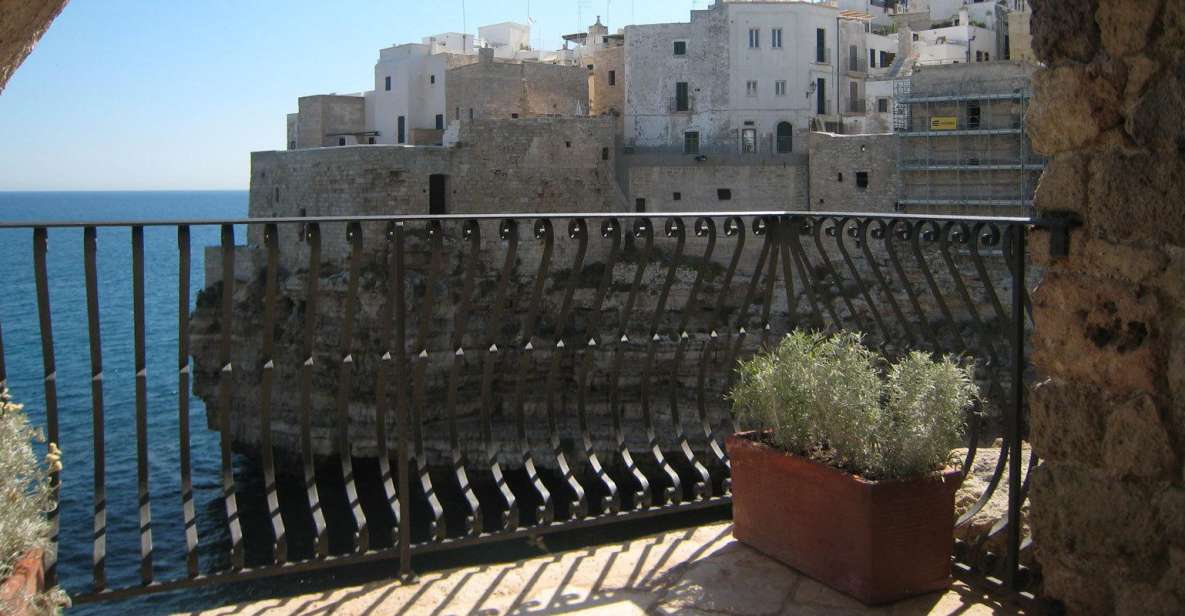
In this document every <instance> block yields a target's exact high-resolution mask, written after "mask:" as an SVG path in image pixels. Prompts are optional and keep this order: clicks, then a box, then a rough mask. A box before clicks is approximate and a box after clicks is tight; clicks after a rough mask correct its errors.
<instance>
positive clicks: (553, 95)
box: [445, 49, 589, 121]
mask: <svg viewBox="0 0 1185 616" xmlns="http://www.w3.org/2000/svg"><path fill="white" fill-rule="evenodd" d="M493 51H494V50H492V49H483V50H480V52H481V61H479V62H477V63H474V64H469V65H466V66H461V67H458V68H453V69H450V70H449V71H448V77H447V79H446V81H445V84H446V85H445V109H446V110H447V111H448V114H449V116H448V117H449V120H452V121H468V120H488V119H511V118H529V117H538V116H565V117H574V116H584V115H588V101H589V92H588V77H587V74H588V73H587V70H586V69H584V68H582V67H579V66H566V65H562V64H544V63H540V62H507V61H499V60H495V59H494V54H493Z"/></svg>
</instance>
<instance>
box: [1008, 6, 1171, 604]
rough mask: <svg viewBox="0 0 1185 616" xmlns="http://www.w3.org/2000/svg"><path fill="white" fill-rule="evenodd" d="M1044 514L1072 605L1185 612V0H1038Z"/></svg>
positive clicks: (1038, 528) (1056, 569) (1036, 356)
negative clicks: (1066, 215)
mask: <svg viewBox="0 0 1185 616" xmlns="http://www.w3.org/2000/svg"><path fill="white" fill-rule="evenodd" d="M1031 3H1032V6H1033V19H1032V34H1033V47H1034V51H1035V52H1036V54H1037V57H1038V58H1039V59H1040V60H1041V61H1042V62H1043V63H1045V65H1046V68H1045V69H1043V70H1041V71H1039V72H1038V73H1037V75H1036V77H1035V78H1034V99H1033V106H1032V108H1031V109H1030V111H1029V116H1028V125H1029V134H1030V135H1031V136H1032V141H1033V146H1034V148H1035V149H1036V150H1037V151H1038V152H1041V153H1043V154H1046V155H1048V156H1050V157H1051V158H1050V161H1049V164H1048V166H1047V167H1046V169H1045V173H1044V175H1043V176H1042V178H1041V182H1040V185H1039V187H1038V189H1037V195H1036V203H1037V208H1038V209H1039V210H1040V211H1041V212H1042V213H1043V214H1044V213H1048V212H1053V211H1071V212H1074V213H1076V214H1078V215H1079V216H1080V217H1081V219H1082V221H1083V225H1082V227H1081V228H1079V229H1078V230H1076V231H1075V232H1074V233H1073V235H1072V238H1071V243H1070V249H1071V255H1070V256H1069V257H1068V258H1065V259H1060V260H1056V261H1050V262H1046V261H1048V250H1047V249H1046V247H1045V242H1047V241H1048V238H1046V237H1041V234H1038V237H1036V238H1034V242H1033V254H1032V258H1033V259H1034V260H1035V261H1038V262H1046V263H1044V264H1045V265H1046V266H1047V268H1048V269H1047V273H1046V275H1045V278H1044V280H1043V281H1042V283H1041V286H1040V289H1039V290H1038V292H1037V293H1036V294H1035V295H1034V298H1033V308H1034V319H1035V322H1036V330H1035V332H1034V335H1033V341H1032V345H1033V360H1034V362H1035V363H1036V364H1037V367H1038V369H1039V371H1040V372H1041V374H1042V375H1043V378H1047V379H1048V380H1046V381H1045V382H1043V383H1041V384H1040V385H1038V386H1037V387H1036V388H1035V390H1034V392H1033V395H1032V426H1031V429H1032V433H1031V434H1032V441H1033V447H1034V450H1035V451H1036V453H1037V454H1039V455H1040V457H1041V458H1042V459H1043V460H1044V465H1043V466H1042V467H1041V468H1040V470H1039V471H1038V473H1037V476H1036V479H1035V482H1034V486H1033V493H1032V515H1033V517H1032V526H1033V535H1034V540H1035V545H1036V549H1037V558H1038V560H1039V562H1040V563H1041V566H1042V570H1043V573H1044V578H1045V587H1044V588H1045V592H1046V594H1047V595H1049V596H1051V597H1053V598H1056V599H1060V600H1062V601H1063V602H1064V603H1065V605H1066V607H1067V608H1068V610H1069V611H1070V613H1082V614H1107V613H1120V614H1124V613H1127V614H1136V613H1138V614H1182V613H1185V487H1183V486H1185V474H1183V472H1182V459H1183V457H1185V456H1183V455H1182V454H1185V0H1062V1H1054V0H1031Z"/></svg>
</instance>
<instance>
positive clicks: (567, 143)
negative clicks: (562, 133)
mask: <svg viewBox="0 0 1185 616" xmlns="http://www.w3.org/2000/svg"><path fill="white" fill-rule="evenodd" d="M564 147H565V148H570V147H572V142H571V141H565V142H564Z"/></svg>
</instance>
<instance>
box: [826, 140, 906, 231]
mask: <svg viewBox="0 0 1185 616" xmlns="http://www.w3.org/2000/svg"><path fill="white" fill-rule="evenodd" d="M896 139H897V138H896V137H895V136H893V135H892V134H884V135H835V134H831V133H819V132H812V133H811V134H810V142H809V143H810V145H809V147H810V155H809V156H810V179H811V182H810V189H811V192H810V196H811V197H810V198H811V203H810V209H812V210H818V211H824V212H840V211H842V212H892V211H893V206H894V204H895V203H896V201H897V190H898V182H899V178H898V174H897V141H896ZM858 172H864V173H867V174H868V185H867V187H865V188H861V187H859V186H858V185H857V183H856V174H857V173H858Z"/></svg>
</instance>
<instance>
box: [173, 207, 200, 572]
mask: <svg viewBox="0 0 1185 616" xmlns="http://www.w3.org/2000/svg"><path fill="white" fill-rule="evenodd" d="M189 265H190V244H189V227H188V226H185V225H181V226H178V227H177V423H178V427H179V430H178V444H179V446H180V448H181V452H180V458H181V460H180V466H181V513H182V516H183V518H184V520H185V568H186V572H187V573H188V575H189V577H191V578H194V577H197V576H198V575H199V574H200V570H199V568H198V533H197V517H196V511H195V508H194V504H193V473H192V467H191V466H190V459H189V457H190V451H189V377H190V372H191V368H190V366H191V364H190V359H189Z"/></svg>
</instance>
